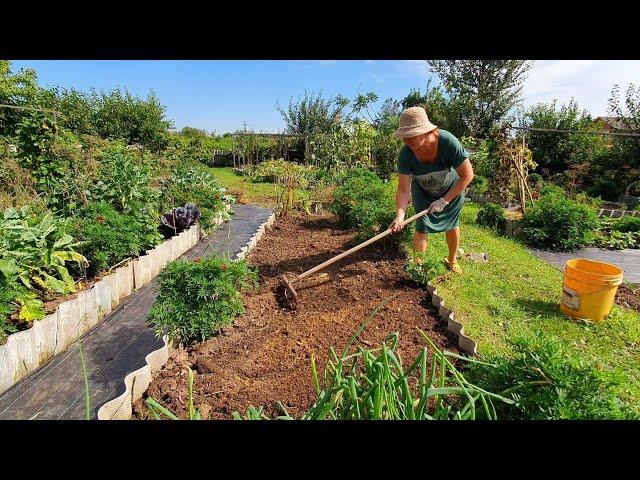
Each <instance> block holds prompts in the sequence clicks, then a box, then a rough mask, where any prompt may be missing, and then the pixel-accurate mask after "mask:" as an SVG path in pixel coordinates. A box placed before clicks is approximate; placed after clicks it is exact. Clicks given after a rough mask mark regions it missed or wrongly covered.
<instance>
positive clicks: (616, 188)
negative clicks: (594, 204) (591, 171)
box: [587, 177, 623, 201]
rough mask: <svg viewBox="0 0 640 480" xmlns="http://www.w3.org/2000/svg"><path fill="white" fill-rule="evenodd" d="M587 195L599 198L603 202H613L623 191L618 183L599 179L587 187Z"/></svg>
mask: <svg viewBox="0 0 640 480" xmlns="http://www.w3.org/2000/svg"><path fill="white" fill-rule="evenodd" d="M587 193H588V194H589V195H590V196H592V197H601V198H602V199H603V200H609V201H615V200H617V199H618V197H619V196H620V195H621V194H622V193H623V190H622V186H621V185H620V184H619V183H617V182H615V181H613V180H608V179H606V178H602V177H599V178H596V179H595V180H594V182H593V183H592V184H591V185H589V186H588V187H587Z"/></svg>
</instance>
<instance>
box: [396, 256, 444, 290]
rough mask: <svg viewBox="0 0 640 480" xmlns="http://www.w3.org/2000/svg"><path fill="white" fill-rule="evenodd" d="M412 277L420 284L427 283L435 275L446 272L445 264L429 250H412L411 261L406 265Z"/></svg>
mask: <svg viewBox="0 0 640 480" xmlns="http://www.w3.org/2000/svg"><path fill="white" fill-rule="evenodd" d="M405 268H406V270H407V272H409V275H411V278H413V279H414V280H415V281H416V282H417V283H418V284H419V285H422V286H424V285H426V284H427V283H428V282H429V281H431V280H433V279H434V278H435V277H439V276H441V275H443V274H444V273H445V266H444V263H443V261H442V259H441V258H435V256H434V255H433V254H432V253H431V252H430V251H429V250H427V251H426V252H424V253H418V252H415V251H411V253H410V256H409V261H408V263H407V266H406V267H405Z"/></svg>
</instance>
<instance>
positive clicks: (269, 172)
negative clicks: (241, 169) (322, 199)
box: [246, 158, 311, 186]
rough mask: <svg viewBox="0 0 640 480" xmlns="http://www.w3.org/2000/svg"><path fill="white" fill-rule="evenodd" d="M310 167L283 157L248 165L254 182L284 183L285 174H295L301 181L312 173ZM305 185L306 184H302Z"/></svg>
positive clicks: (250, 176)
mask: <svg viewBox="0 0 640 480" xmlns="http://www.w3.org/2000/svg"><path fill="white" fill-rule="evenodd" d="M310 170H311V168H310V167H305V166H304V165H300V164H298V163H294V162H287V161H285V160H284V159H282V158H278V159H277V160H276V159H271V160H265V161H264V162H260V163H258V164H257V165H251V166H249V167H247V172H246V174H247V176H248V177H249V179H250V180H251V181H252V182H271V183H282V180H281V179H283V178H284V177H285V176H294V177H295V178H296V179H297V180H298V181H300V182H301V183H303V182H304V180H306V178H307V177H308V176H309V175H310V173H311V172H310ZM301 186H304V185H301Z"/></svg>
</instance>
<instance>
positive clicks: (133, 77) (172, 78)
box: [12, 60, 640, 134]
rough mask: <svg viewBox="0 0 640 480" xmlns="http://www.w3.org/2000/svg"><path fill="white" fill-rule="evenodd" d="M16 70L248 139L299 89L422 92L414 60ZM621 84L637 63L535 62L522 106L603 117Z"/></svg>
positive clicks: (273, 122)
mask: <svg viewBox="0 0 640 480" xmlns="http://www.w3.org/2000/svg"><path fill="white" fill-rule="evenodd" d="M22 67H25V68H33V69H35V70H36V72H37V73H38V80H39V83H40V85H43V86H52V85H58V86H61V87H67V88H70V87H75V88H77V89H79V90H82V91H88V90H89V88H90V87H95V88H97V89H98V90H100V89H105V90H109V89H112V88H116V87H118V86H121V87H127V88H128V89H129V90H130V91H131V92H132V93H135V94H138V95H141V96H146V94H147V93H148V92H149V91H150V90H153V91H154V92H155V93H156V94H157V96H158V97H159V99H160V101H161V102H162V103H163V104H164V105H166V106H167V117H168V118H170V119H172V120H173V121H174V123H175V127H176V128H177V129H180V128H182V127H184V126H186V125H189V126H192V127H196V128H201V129H205V130H207V131H209V132H210V131H212V130H215V131H216V132H217V133H218V134H220V133H223V132H227V131H233V130H236V129H240V128H242V127H243V121H246V122H247V128H249V129H253V130H255V131H271V132H275V131H281V130H282V129H283V128H284V123H283V121H282V117H281V116H280V114H279V113H278V112H277V110H276V108H275V104H276V101H279V102H280V104H281V105H283V106H285V107H286V105H288V102H289V97H291V96H293V97H297V96H299V95H301V94H303V93H304V91H305V89H306V90H307V91H309V92H315V93H317V92H320V91H322V93H323V94H324V95H325V96H333V95H336V94H342V95H344V96H346V97H347V98H350V99H351V98H353V97H354V96H355V95H356V94H357V93H358V91H360V92H361V93H366V92H369V91H373V92H375V93H376V94H378V96H379V97H380V102H382V101H383V100H384V99H386V98H388V97H393V98H395V99H401V98H402V97H404V96H405V95H406V94H407V93H408V92H409V90H410V89H411V88H420V89H421V90H422V91H423V92H424V90H425V87H426V84H427V80H428V78H429V77H430V74H429V73H428V72H427V69H426V63H425V62H424V61H422V60H359V61H347V60H337V61H332V60H300V61H294V60H283V61H268V60H257V61H244V60H242V61H240V60H238V61H233V60H230V61H226V60H225V61H222V60H206V61H205V60H202V61H168V60H161V61H139V60H129V61H119V60H118V61H116V60H92V61H85V60H70V61H68V60H64V61H62V60H47V61H34V60H28V61H19V60H14V61H12V70H13V71H16V70H18V69H19V68H22ZM629 82H635V83H636V84H640V61H635V60H634V61H607V60H605V61H600V60H580V61H574V60H553V61H545V60H538V61H536V62H535V63H534V67H533V68H532V70H531V71H530V74H529V78H528V80H527V82H526V83H525V88H524V90H523V97H524V104H525V105H531V104H533V103H536V102H538V101H550V100H552V99H553V98H557V99H558V100H559V102H560V103H566V102H568V101H569V99H570V98H571V97H575V99H576V100H577V101H578V104H579V105H580V107H582V108H586V109H587V110H589V111H590V112H591V113H592V114H593V115H596V116H597V115H605V114H606V113H607V112H606V108H607V99H608V97H609V94H610V92H611V87H612V86H613V84H614V83H619V84H620V85H621V87H622V90H623V91H624V90H625V89H626V86H627V85H628V83H629ZM435 83H436V80H435V79H434V84H435Z"/></svg>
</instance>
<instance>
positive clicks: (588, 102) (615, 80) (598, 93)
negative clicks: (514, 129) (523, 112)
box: [522, 60, 640, 116]
mask: <svg viewBox="0 0 640 480" xmlns="http://www.w3.org/2000/svg"><path fill="white" fill-rule="evenodd" d="M629 83H635V84H636V85H638V84H640V61H638V60H537V61H535V62H534V64H533V67H532V69H531V70H530V71H529V77H528V78H527V80H526V81H525V84H524V88H523V90H522V93H523V99H524V104H525V106H530V105H533V104H535V103H538V102H550V101H552V100H553V99H554V98H556V99H557V100H558V105H562V104H567V103H568V102H569V100H570V99H571V98H572V97H573V98H575V100H576V102H578V106H579V107H580V108H581V109H586V110H588V111H589V113H591V115H593V116H602V115H607V106H608V105H607V100H608V99H609V96H610V95H611V87H613V85H614V84H618V85H620V87H621V90H622V91H623V92H624V91H625V90H626V88H627V86H628V85H629Z"/></svg>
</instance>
